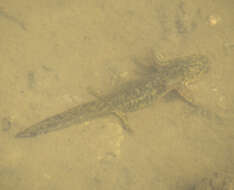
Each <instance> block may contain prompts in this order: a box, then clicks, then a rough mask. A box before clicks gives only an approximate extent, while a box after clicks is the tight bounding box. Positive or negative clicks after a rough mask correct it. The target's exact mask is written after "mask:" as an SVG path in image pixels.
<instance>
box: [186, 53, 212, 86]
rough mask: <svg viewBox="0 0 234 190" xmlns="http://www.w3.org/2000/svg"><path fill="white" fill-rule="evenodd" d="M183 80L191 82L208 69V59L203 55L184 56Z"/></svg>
mask: <svg viewBox="0 0 234 190" xmlns="http://www.w3.org/2000/svg"><path fill="white" fill-rule="evenodd" d="M183 67H184V68H183V74H184V80H185V81H186V82H188V83H189V82H193V81H194V80H196V79H199V78H200V77H201V76H202V75H203V74H205V73H207V72H208V71H209V60H208V58H207V57H205V56H203V55H193V56H189V57H186V58H185V59H184V64H183Z"/></svg>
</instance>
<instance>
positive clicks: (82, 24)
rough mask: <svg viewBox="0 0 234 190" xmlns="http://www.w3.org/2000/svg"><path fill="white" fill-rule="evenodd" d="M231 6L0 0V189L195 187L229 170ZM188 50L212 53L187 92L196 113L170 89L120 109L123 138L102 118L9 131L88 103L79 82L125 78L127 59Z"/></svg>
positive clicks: (132, 67)
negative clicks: (31, 133)
mask: <svg viewBox="0 0 234 190" xmlns="http://www.w3.org/2000/svg"><path fill="white" fill-rule="evenodd" d="M233 9H234V5H233V3H232V1H231V0H224V1H217V0H216V1H214V0H213V1H211V0H208V1H202V0H198V1H190V0H188V1H179V0H178V1H177V0H175V1H171V0H166V1H165V0H142V1H134V0H119V1H112V0H109V1H105V0H100V1H98V0H86V1H84V0H78V1H72V0H68V1H63V0H52V1H46V0H42V1H35V0H33V1H26V0H24V1H20V2H19V1H16V0H12V1H8V0H2V1H1V2H0V33H1V35H0V85H1V88H0V190H13V189H14V190H15V189H17V190H40V189H43V190H51V189H52V190H55V189H56V190H65V189H78V190H93V189H97V190H105V189H107V190H109V189H113V190H119V189H126V190H138V189H139V190H141V189H146V190H151V189H152V190H154V189H159V190H171V189H172V190H177V189H179V190H190V189H191V190H192V189H194V186H196V184H199V183H200V181H201V179H203V178H204V177H206V176H210V175H212V174H213V173H214V172H217V173H219V174H220V175H224V176H228V177H231V178H233V177H234V87H233V80H234V76H233V73H234V64H233V61H234V35H233V34H234V25H233V20H234V16H233V13H232V12H233ZM152 54H153V55H152ZM193 54H202V55H205V56H206V57H207V58H208V59H209V60H210V70H209V72H208V73H207V74H206V75H204V76H202V77H201V78H199V80H198V81H194V83H191V84H189V85H187V86H186V92H185V95H188V97H192V100H193V104H194V105H198V107H199V108H201V110H202V111H201V110H200V111H197V110H195V109H194V107H192V106H191V105H189V104H188V103H186V102H185V101H183V100H181V99H179V98H171V97H170V98H168V97H167V98H161V99H160V100H159V101H157V102H155V103H153V104H152V105H151V106H150V107H147V108H145V109H143V110H138V111H136V112H133V113H129V114H127V116H128V125H129V126H130V127H131V130H133V133H132V134H131V135H130V134H128V133H127V132H126V131H125V130H123V128H122V127H121V124H120V122H119V121H118V119H116V118H115V117H113V116H108V117H104V118H98V119H96V120H92V121H88V122H85V123H83V124H80V125H76V124H74V125H73V126H71V127H69V128H66V129H63V130H58V131H56V132H53V133H48V134H45V135H41V136H38V137H34V138H20V139H19V138H15V135H16V134H17V133H18V132H19V131H21V130H24V129H25V128H27V127H29V126H31V125H33V124H34V123H36V122H39V121H41V120H43V119H45V118H47V117H49V116H51V115H53V114H57V113H60V112H63V111H65V110H67V109H69V108H72V107H73V106H76V105H79V104H82V103H84V102H88V101H93V100H94V99H95V97H93V96H92V95H90V93H89V92H88V90H87V89H88V88H92V89H94V90H95V91H97V92H99V91H100V94H105V93H106V92H110V91H111V90H112V89H116V88H118V87H119V86H121V84H122V83H125V82H126V81H130V80H134V79H135V78H136V77H138V75H139V68H137V66H136V64H134V62H141V63H144V64H148V63H150V62H152V57H153V56H155V57H157V58H158V59H160V60H171V59H174V58H176V57H183V56H189V55H193ZM136 68H137V69H138V72H136ZM186 97H187V96H186Z"/></svg>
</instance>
